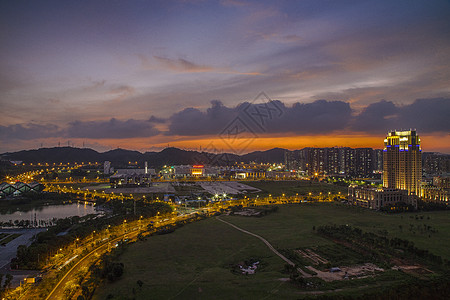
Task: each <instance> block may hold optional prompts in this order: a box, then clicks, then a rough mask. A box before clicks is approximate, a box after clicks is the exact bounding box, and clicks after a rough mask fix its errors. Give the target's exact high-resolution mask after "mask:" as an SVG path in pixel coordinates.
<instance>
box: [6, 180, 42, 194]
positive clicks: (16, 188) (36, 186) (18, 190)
mask: <svg viewBox="0 0 450 300" xmlns="http://www.w3.org/2000/svg"><path fill="white" fill-rule="evenodd" d="M43 190H44V185H43V184H41V183H39V182H32V183H24V182H19V181H18V182H16V183H14V184H9V183H7V182H3V183H1V184H0V198H6V197H9V196H20V195H21V194H23V193H28V192H36V193H39V192H42V191H43Z"/></svg>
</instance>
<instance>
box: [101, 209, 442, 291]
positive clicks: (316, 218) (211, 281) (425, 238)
mask: <svg viewBox="0 0 450 300" xmlns="http://www.w3.org/2000/svg"><path fill="white" fill-rule="evenodd" d="M417 215H418V218H417V220H416V217H415V216H416V214H414V213H413V214H406V213H404V214H392V215H388V214H384V213H379V212H374V211H369V210H365V209H360V208H355V207H348V206H344V205H339V204H329V203H315V204H300V205H284V206H280V207H279V210H278V212H275V213H272V214H269V215H267V216H265V217H262V218H250V217H241V216H222V217H221V218H222V219H224V220H226V221H229V222H231V223H233V224H235V225H237V226H239V227H241V228H243V229H246V230H248V231H251V232H254V233H256V234H259V235H261V236H263V237H264V238H266V239H267V240H268V241H269V242H270V243H271V244H272V245H273V246H274V247H275V248H277V249H298V248H306V247H313V248H316V249H321V248H322V249H323V251H319V252H320V253H321V254H324V256H326V253H331V254H333V251H335V250H336V249H339V248H340V246H336V244H334V243H333V242H332V241H330V240H328V239H325V238H322V237H320V236H318V235H317V234H316V233H315V231H314V230H313V226H315V227H318V226H320V225H325V224H349V225H352V226H356V227H360V228H361V229H362V230H364V231H373V232H375V233H378V234H380V233H379V232H380V231H381V232H384V233H385V234H386V231H387V236H388V237H394V236H396V237H399V238H402V239H408V240H411V241H414V243H415V244H416V246H417V247H419V248H423V249H428V250H429V251H430V252H432V253H434V254H437V255H440V256H442V257H443V258H446V259H450V253H449V252H448V245H449V244H450V234H449V232H450V212H445V211H440V212H428V213H420V214H417ZM420 216H423V219H421V218H420ZM411 217H412V218H411ZM428 217H430V218H429V219H428ZM423 223H425V224H427V226H431V227H432V228H433V230H435V231H436V232H435V233H431V234H429V233H428V232H427V233H421V232H419V231H418V230H416V232H415V233H413V231H412V230H411V231H410V230H409V227H410V225H409V224H414V226H416V225H417V224H419V225H420V226H422V225H421V224H423ZM399 225H402V227H399ZM344 251H345V250H344ZM331 254H330V255H329V256H330V257H329V259H330V260H332V261H346V260H347V259H351V260H352V261H353V260H355V261H356V260H359V257H357V256H355V257H349V258H348V257H341V256H339V254H335V255H334V256H333V255H331ZM250 258H257V259H258V260H260V261H261V265H262V267H261V268H260V269H258V270H257V273H256V274H255V275H249V276H244V275H237V274H233V273H232V272H231V267H230V265H233V264H236V263H239V262H241V261H244V260H247V259H250ZM325 258H327V257H325ZM120 261H121V262H123V263H124V265H125V272H124V275H123V277H122V278H121V279H120V280H118V281H117V282H114V283H105V284H103V286H100V287H99V288H98V289H97V292H96V294H95V296H94V299H105V298H106V297H107V296H108V295H109V294H111V295H114V298H113V299H131V298H133V297H135V298H136V299H148V297H151V298H152V299H245V298H248V299H263V298H264V299H297V298H301V297H303V296H304V294H303V292H304V290H301V289H300V288H298V287H295V286H294V285H292V284H290V283H289V282H285V281H281V280H280V279H281V278H286V277H288V275H287V274H284V273H283V271H282V270H283V267H284V264H285V263H284V261H282V260H281V259H280V258H279V257H277V256H275V254H273V253H272V252H270V250H269V249H268V248H267V247H266V246H265V245H264V244H263V243H262V242H261V241H260V240H259V239H256V238H255V237H252V236H250V235H247V234H244V233H242V232H240V231H237V230H236V229H234V228H232V227H230V226H228V225H226V224H223V223H221V222H219V221H218V220H216V219H215V218H210V219H207V220H204V221H200V222H197V223H193V224H189V225H187V226H185V227H182V228H180V229H177V230H176V231H175V232H174V233H171V234H167V235H160V236H152V237H149V238H147V240H146V241H144V242H137V243H135V244H132V245H130V246H129V247H128V249H127V250H126V251H125V253H124V254H123V255H122V256H121V258H120ZM389 272H390V271H389ZM389 272H386V274H382V275H380V276H381V277H380V279H379V280H378V279H370V278H368V279H364V280H362V281H361V283H360V284H358V282H357V281H351V284H350V283H349V284H346V283H345V282H336V283H333V284H331V283H330V284H328V286H329V287H328V288H331V287H334V286H336V287H339V288H341V287H344V288H346V289H347V290H346V291H344V292H349V290H348V288H352V289H354V291H361V290H362V289H360V288H358V286H359V285H367V284H368V285H370V286H374V285H389V284H391V283H392V282H393V281H395V280H404V279H405V280H406V279H407V278H408V276H407V275H406V274H405V275H399V276H397V277H395V276H394V275H392V274H391V273H392V272H391V273H389ZM392 276H394V277H392ZM377 278H378V277H377ZM383 278H385V279H386V280H383ZM138 280H141V281H142V282H143V285H142V287H141V288H140V287H139V286H138V284H137V281H138ZM133 291H134V292H133Z"/></svg>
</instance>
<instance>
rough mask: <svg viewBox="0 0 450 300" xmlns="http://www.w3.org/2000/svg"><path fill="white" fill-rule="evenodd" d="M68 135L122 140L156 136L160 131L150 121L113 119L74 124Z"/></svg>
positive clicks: (67, 131) (70, 127)
mask: <svg viewBox="0 0 450 300" xmlns="http://www.w3.org/2000/svg"><path fill="white" fill-rule="evenodd" d="M66 134H67V136H68V137H71V138H92V139H101V138H111V139H122V138H135V137H150V136H155V135H158V134H159V131H158V130H157V129H156V128H154V127H153V124H152V123H151V122H149V121H145V120H134V119H129V120H126V121H121V120H117V119H115V118H112V119H111V120H109V121H90V122H80V121H76V122H72V123H70V124H69V127H68V128H67V130H66Z"/></svg>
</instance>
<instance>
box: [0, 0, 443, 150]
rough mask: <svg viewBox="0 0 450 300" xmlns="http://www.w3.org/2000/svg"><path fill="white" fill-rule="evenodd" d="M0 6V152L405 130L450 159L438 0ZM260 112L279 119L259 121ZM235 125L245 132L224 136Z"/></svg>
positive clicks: (227, 145) (344, 142)
mask: <svg viewBox="0 0 450 300" xmlns="http://www.w3.org/2000/svg"><path fill="white" fill-rule="evenodd" d="M0 8H1V9H0V16H1V18H0V19H1V20H2V21H1V24H2V27H1V28H2V30H1V31H0V32H1V33H0V41H1V43H0V44H1V46H0V49H1V51H0V67H1V68H0V108H1V110H2V118H1V120H0V153H3V152H7V151H17V150H22V149H35V148H39V147H40V146H41V145H42V146H43V147H54V146H57V145H58V144H60V145H67V144H68V143H69V144H70V145H75V146H77V147H81V146H82V145H84V146H85V147H90V148H93V149H95V150H99V151H105V150H110V149H115V148H118V147H120V148H124V149H132V150H139V151H142V152H144V151H149V150H160V149H163V148H164V147H167V145H170V146H174V147H179V148H189V149H199V148H200V147H202V148H203V149H206V150H210V151H211V152H215V150H223V151H226V152H237V153H238V154H240V153H239V152H240V151H242V152H251V151H254V150H267V149H271V148H274V147H280V148H286V149H290V150H293V149H301V148H304V147H333V146H349V147H354V148H356V147H371V148H378V149H380V148H382V147H383V143H382V142H380V141H382V140H383V137H385V135H386V133H387V132H388V131H390V130H395V129H396V130H402V129H410V128H412V129H417V130H418V132H420V135H421V137H422V138H423V141H422V143H421V144H422V147H423V149H424V151H427V152H431V151H438V152H443V153H450V136H449V132H450V122H449V121H448V114H449V113H450V89H449V78H450V65H449V64H448V61H450V39H449V36H448V31H449V29H450V21H449V20H448V18H447V16H448V12H449V11H450V4H449V3H448V2H446V1H433V2H432V3H430V2H429V1H396V2H395V3H392V1H376V2H375V1H343V2H335V1H302V2H301V3H295V2H288V1H286V2H285V1H281V2H270V1H257V2H256V1H255V2H252V1H234V0H229V1H214V2H209V1H171V2H167V1H161V2H158V1H151V2H145V1H115V2H111V1H81V2H77V3H66V2H64V3H63V2H60V1H40V2H39V3H30V2H27V1H13V2H12V1H11V2H6V1H5V2H2V3H1V4H0ZM262 92H263V94H261V93H262ZM267 103H273V105H274V107H273V112H274V115H273V116H272V115H271V111H265V112H264V113H265V114H264V116H265V117H264V119H263V118H260V120H259V119H258V120H255V119H254V118H256V117H254V116H255V115H254V114H252V113H251V110H252V109H253V110H257V111H258V109H261V108H264V105H266V104H267ZM275 109H276V110H275ZM249 111H250V113H248V114H246V116H247V117H248V118H247V119H245V118H242V114H243V113H244V114H245V113H246V112H249ZM252 116H253V117H252ZM268 116H270V117H268ZM236 120H239V121H241V123H239V126H240V127H239V128H238V127H236V128H238V129H242V128H243V129H245V130H246V133H247V134H246V135H245V134H244V135H239V136H234V137H231V138H230V137H225V135H226V134H228V135H229V133H230V132H231V131H232V130H233V129H234V128H235V127H233V124H234V123H233V122H235V121H236ZM258 122H260V123H258ZM238 131H239V130H238ZM234 138H237V139H234ZM231 140H233V142H231ZM234 140H238V142H237V143H236V142H235V141H234Z"/></svg>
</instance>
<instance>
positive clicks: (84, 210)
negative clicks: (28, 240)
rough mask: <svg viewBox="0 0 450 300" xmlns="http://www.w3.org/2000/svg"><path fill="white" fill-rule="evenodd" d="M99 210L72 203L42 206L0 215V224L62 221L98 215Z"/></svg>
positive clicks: (88, 205) (91, 206) (89, 205)
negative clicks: (74, 217)
mask: <svg viewBox="0 0 450 300" xmlns="http://www.w3.org/2000/svg"><path fill="white" fill-rule="evenodd" d="M100 213H102V211H101V210H99V209H97V208H96V207H95V206H93V205H91V204H90V203H87V204H85V203H81V202H80V203H73V204H66V205H48V206H42V207H38V208H34V209H32V210H29V211H26V212H24V211H16V212H14V213H10V214H0V222H9V221H10V220H11V221H13V222H14V221H15V220H18V221H21V220H24V221H26V220H28V221H32V220H34V219H35V217H36V220H38V221H39V220H43V221H47V220H52V219H55V218H56V219H63V218H67V217H72V216H79V217H83V216H85V215H88V214H100Z"/></svg>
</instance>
